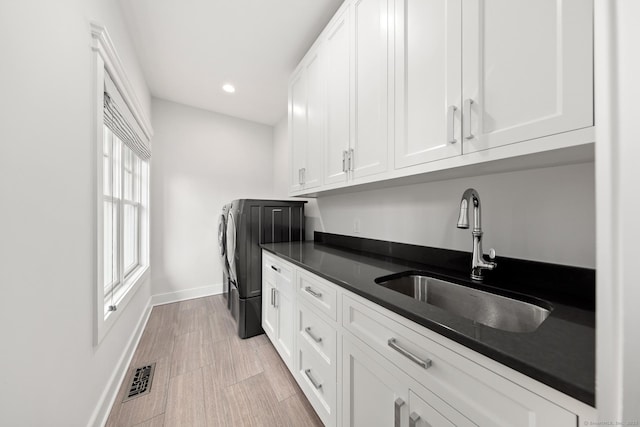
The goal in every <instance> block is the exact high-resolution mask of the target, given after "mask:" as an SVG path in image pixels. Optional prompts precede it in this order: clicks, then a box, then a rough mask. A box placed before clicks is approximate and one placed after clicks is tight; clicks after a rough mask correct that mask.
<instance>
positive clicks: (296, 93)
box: [289, 68, 307, 192]
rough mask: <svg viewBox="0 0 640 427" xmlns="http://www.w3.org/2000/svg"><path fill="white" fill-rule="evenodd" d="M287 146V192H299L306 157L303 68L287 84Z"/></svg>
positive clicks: (305, 77)
mask: <svg viewBox="0 0 640 427" xmlns="http://www.w3.org/2000/svg"><path fill="white" fill-rule="evenodd" d="M289 141H290V142H289V144H290V146H291V168H290V171H291V176H290V186H289V190H290V191H292V192H295V191H300V190H302V189H303V186H302V170H303V168H304V166H305V163H306V156H307V153H306V151H307V75H306V73H304V68H301V69H300V70H299V72H298V73H297V74H296V75H295V76H294V77H293V79H292V80H291V82H290V83H289Z"/></svg>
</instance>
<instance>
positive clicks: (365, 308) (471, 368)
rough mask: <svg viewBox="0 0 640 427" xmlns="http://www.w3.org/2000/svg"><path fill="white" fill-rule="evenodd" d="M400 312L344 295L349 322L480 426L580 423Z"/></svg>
mask: <svg viewBox="0 0 640 427" xmlns="http://www.w3.org/2000/svg"><path fill="white" fill-rule="evenodd" d="M394 317H398V316H397V315H396V314H395V313H391V312H389V311H388V310H386V309H383V308H381V307H377V306H376V307H375V308H372V307H371V306H370V305H369V303H368V302H360V301H357V300H356V299H354V298H351V297H349V296H347V295H344V296H343V317H342V319H343V326H344V327H345V328H346V329H347V330H349V331H350V332H351V333H353V334H354V335H355V336H357V337H358V338H360V339H361V340H363V341H364V342H365V343H367V344H368V345H370V346H371V347H372V348H373V349H374V350H376V351H377V352H378V353H380V354H381V355H382V356H384V357H385V358H387V359H388V360H389V361H391V362H392V363H394V364H395V365H396V366H398V367H399V368H400V369H402V370H403V371H405V372H406V373H407V374H409V376H411V377H412V378H414V379H415V381H417V382H418V383H420V384H422V385H424V386H425V387H427V388H428V389H429V390H430V391H431V392H433V393H434V394H436V395H437V396H439V397H440V398H441V399H443V400H444V401H446V402H447V403H448V404H449V405H451V406H452V407H454V408H456V410H458V411H459V412H461V413H462V414H464V415H465V416H466V417H468V418H469V419H470V420H472V421H473V422H474V423H476V424H478V425H492V426H496V425H497V426H504V427H518V426H523V427H524V426H526V427H534V426H539V427H543V426H544V427H551V426H557V427H560V426H563V427H564V426H575V425H576V422H577V416H576V415H575V414H573V413H571V412H569V411H567V410H565V409H563V408H561V407H559V406H557V405H555V404H554V403H552V402H550V401H548V400H546V399H544V398H542V397H540V396H538V395H537V394H534V393H532V392H530V391H528V390H526V389H524V388H522V387H520V386H518V385H517V384H514V383H513V382H511V381H509V380H507V379H506V378H504V377H502V376H500V375H498V374H496V373H494V372H492V371H490V370H488V369H486V368H484V367H482V366H481V365H478V364H477V363H475V362H474V361H472V360H470V359H467V358H466V357H463V356H461V355H460V354H458V353H456V352H454V351H452V350H449V349H447V348H445V347H443V346H442V345H441V344H439V343H437V342H435V341H433V340H431V339H429V338H427V337H425V336H424V335H421V334H420V333H418V332H416V331H418V330H420V329H421V328H422V327H421V326H419V325H417V324H416V325H415V328H408V327H407V326H405V325H403V324H401V323H399V322H396V321H395V320H394Z"/></svg>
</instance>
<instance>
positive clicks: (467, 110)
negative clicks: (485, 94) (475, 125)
mask: <svg viewBox="0 0 640 427" xmlns="http://www.w3.org/2000/svg"><path fill="white" fill-rule="evenodd" d="M471 104H473V99H471V98H468V99H465V100H464V111H463V112H462V118H463V119H464V121H463V125H462V127H463V130H464V138H465V139H473V133H472V132H471Z"/></svg>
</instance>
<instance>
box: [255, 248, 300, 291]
mask: <svg viewBox="0 0 640 427" xmlns="http://www.w3.org/2000/svg"><path fill="white" fill-rule="evenodd" d="M262 274H263V275H264V276H265V278H267V279H270V280H271V281H273V282H275V283H276V284H277V285H278V288H280V287H284V289H280V291H281V292H287V291H290V290H291V283H293V267H292V266H291V265H290V264H289V263H287V262H285V261H283V260H281V259H279V258H276V257H274V256H271V255H268V254H267V253H266V252H264V251H263V252H262Z"/></svg>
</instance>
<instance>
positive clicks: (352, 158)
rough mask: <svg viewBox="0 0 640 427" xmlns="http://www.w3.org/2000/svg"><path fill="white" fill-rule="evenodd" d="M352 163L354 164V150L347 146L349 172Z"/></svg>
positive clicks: (351, 168) (351, 169) (352, 166)
mask: <svg viewBox="0 0 640 427" xmlns="http://www.w3.org/2000/svg"><path fill="white" fill-rule="evenodd" d="M354 164H355V159H354V151H353V148H349V170H350V171H351V172H353V168H354Z"/></svg>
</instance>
